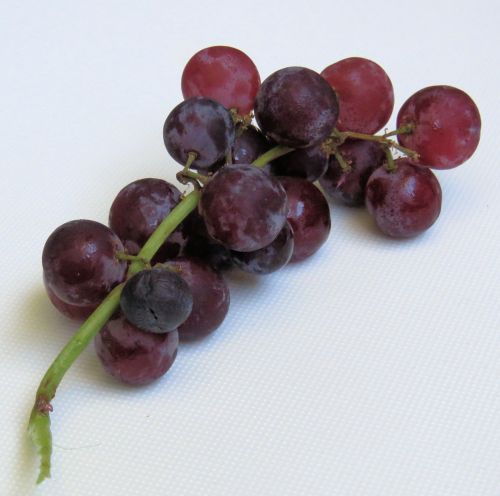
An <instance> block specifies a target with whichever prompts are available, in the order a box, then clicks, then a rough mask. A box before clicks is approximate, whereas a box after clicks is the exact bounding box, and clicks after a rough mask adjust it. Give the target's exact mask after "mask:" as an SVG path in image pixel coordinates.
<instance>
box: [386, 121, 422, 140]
mask: <svg viewBox="0 0 500 496" xmlns="http://www.w3.org/2000/svg"><path fill="white" fill-rule="evenodd" d="M414 129H415V124H413V123H412V122H408V123H407V124H403V125H402V126H401V127H398V128H397V129H395V130H394V131H391V132H390V133H385V134H384V138H389V137H390V136H397V135H398V134H410V133H412V132H413V130H414Z"/></svg>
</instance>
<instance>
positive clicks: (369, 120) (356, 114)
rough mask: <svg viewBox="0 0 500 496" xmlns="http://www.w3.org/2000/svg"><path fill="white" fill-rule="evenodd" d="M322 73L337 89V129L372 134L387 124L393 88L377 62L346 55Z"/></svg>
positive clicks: (391, 108)
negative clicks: (345, 57)
mask: <svg viewBox="0 0 500 496" xmlns="http://www.w3.org/2000/svg"><path fill="white" fill-rule="evenodd" d="M321 75H322V76H323V77H324V78H325V79H326V80H327V81H328V83H329V84H330V85H331V87H332V88H333V89H334V90H335V92H336V93H337V96H338V99H339V106H340V115H339V120H338V123H337V128H338V129H339V130H340V131H354V132H358V133H365V134H374V133H376V132H377V131H378V130H379V129H382V128H383V127H384V126H385V125H386V124H387V122H388V121H389V118H390V117H391V114H392V110H393V108H394V90H393V87H392V83H391V80H390V79H389V77H388V76H387V74H386V73H385V71H384V70H383V69H382V67H380V66H379V65H378V64H376V63H375V62H373V61H371V60H368V59H364V58H361V57H349V58H347V59H343V60H339V61H338V62H335V63H334V64H332V65H330V66H328V67H327V68H326V69H324V70H323V72H322V73H321Z"/></svg>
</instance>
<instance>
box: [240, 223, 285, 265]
mask: <svg viewBox="0 0 500 496" xmlns="http://www.w3.org/2000/svg"><path fill="white" fill-rule="evenodd" d="M293 247H294V242H293V230H292V227H291V226H290V224H289V223H288V222H287V223H286V224H285V226H284V227H283V229H282V230H281V232H280V233H279V234H278V236H277V238H276V239H275V240H274V241H273V242H272V243H270V244H269V245H267V246H265V247H264V248H261V249H260V250H257V251H250V252H243V253H242V252H237V251H233V252H231V253H232V257H233V260H234V263H235V265H236V266H237V267H239V268H240V269H241V270H243V271H245V272H249V273H250V274H257V275H267V274H271V272H276V271H277V270H279V269H281V268H282V267H284V266H285V265H286V264H287V263H288V262H289V261H290V259H291V257H292V253H293Z"/></svg>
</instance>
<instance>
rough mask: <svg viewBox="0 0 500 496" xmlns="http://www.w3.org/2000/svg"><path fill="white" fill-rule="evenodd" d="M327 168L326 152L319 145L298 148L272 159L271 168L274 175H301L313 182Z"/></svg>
mask: <svg viewBox="0 0 500 496" xmlns="http://www.w3.org/2000/svg"><path fill="white" fill-rule="evenodd" d="M327 168H328V154H327V153H326V152H325V151H324V150H323V148H322V147H321V145H316V146H310V147H308V148H300V149H298V150H294V151H293V152H290V153H287V154H286V155H283V156H282V157H280V158H278V159H276V160H273V162H272V163H271V170H272V173H273V174H274V175H275V176H292V177H302V178H303V179H307V180H308V181H311V182H314V181H316V180H317V179H319V178H320V177H321V176H322V175H323V174H324V173H325V172H326V169H327Z"/></svg>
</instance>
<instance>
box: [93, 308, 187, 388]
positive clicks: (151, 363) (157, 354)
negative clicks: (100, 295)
mask: <svg viewBox="0 0 500 496" xmlns="http://www.w3.org/2000/svg"><path fill="white" fill-rule="evenodd" d="M178 344H179V335H178V333H177V331H172V332H168V333H165V334H154V333H152V332H145V331H141V330H140V329H138V328H137V327H135V326H134V325H132V324H131V323H130V322H128V321H127V320H126V319H125V317H123V315H120V316H118V317H116V318H114V319H112V320H110V321H109V322H108V323H107V324H106V326H105V327H104V328H103V329H102V330H101V332H100V333H99V334H97V336H96V337H95V339H94V345H95V350H96V352H97V356H98V357H99V359H100V360H101V363H102V364H103V366H104V369H105V370H106V371H107V372H108V373H110V374H111V375H112V376H113V377H115V378H116V379H118V380H120V381H122V382H125V383H126V384H131V385H135V386H139V385H144V384H148V383H150V382H152V381H154V380H155V379H158V378H159V377H161V376H162V375H164V374H165V373H166V372H167V371H168V369H169V368H170V367H171V366H172V364H173V363H174V360H175V357H176V356H177V346H178Z"/></svg>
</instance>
